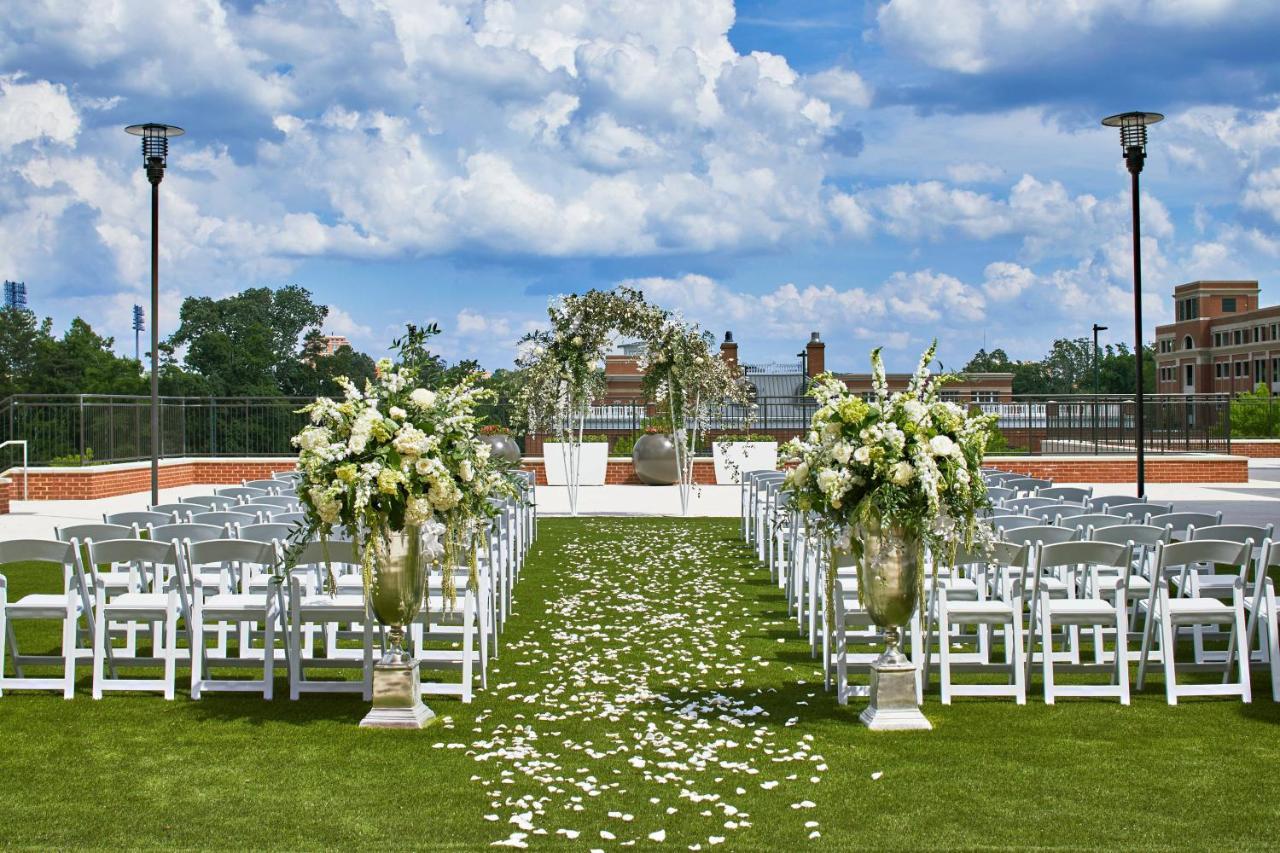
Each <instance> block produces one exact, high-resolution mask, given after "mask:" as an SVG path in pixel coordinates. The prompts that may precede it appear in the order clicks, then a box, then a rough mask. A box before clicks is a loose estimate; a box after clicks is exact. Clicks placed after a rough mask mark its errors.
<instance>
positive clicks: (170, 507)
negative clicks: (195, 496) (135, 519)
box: [147, 501, 209, 521]
mask: <svg viewBox="0 0 1280 853" xmlns="http://www.w3.org/2000/svg"><path fill="white" fill-rule="evenodd" d="M208 509H209V508H208V507H207V506H202V505H200V504H189V503H182V502H181V501H180V502H178V503H171V504H155V505H154V506H149V507H147V510H148V511H150V512H167V513H171V514H172V515H173V516H175V517H176V518H177V519H178V520H179V521H186V520H187V519H188V518H190V517H191V514H192V513H193V512H205V511H207V510H208Z"/></svg>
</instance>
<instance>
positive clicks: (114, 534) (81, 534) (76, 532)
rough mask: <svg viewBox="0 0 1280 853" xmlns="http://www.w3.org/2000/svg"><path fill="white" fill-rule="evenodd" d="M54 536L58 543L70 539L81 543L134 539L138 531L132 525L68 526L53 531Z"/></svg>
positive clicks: (91, 524)
mask: <svg viewBox="0 0 1280 853" xmlns="http://www.w3.org/2000/svg"><path fill="white" fill-rule="evenodd" d="M54 536H56V537H57V539H58V541H60V542H70V541H71V540H72V539H79V540H80V541H81V542H83V541H85V540H86V539H97V540H103V539H135V538H137V536H138V529H137V528H136V527H134V526H133V525H132V524H93V523H90V524H68V525H67V526H66V527H59V528H58V529H57V530H56V531H54Z"/></svg>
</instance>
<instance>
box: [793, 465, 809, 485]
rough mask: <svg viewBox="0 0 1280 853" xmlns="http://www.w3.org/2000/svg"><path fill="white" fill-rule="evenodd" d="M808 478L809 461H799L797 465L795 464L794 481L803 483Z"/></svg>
mask: <svg viewBox="0 0 1280 853" xmlns="http://www.w3.org/2000/svg"><path fill="white" fill-rule="evenodd" d="M808 479H809V463H808V462H801V463H800V464H799V465H797V466H796V472H795V481H796V482H797V483H804V482H805V481H806V480H808Z"/></svg>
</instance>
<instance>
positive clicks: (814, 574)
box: [790, 516, 1280, 701]
mask: <svg viewBox="0 0 1280 853" xmlns="http://www.w3.org/2000/svg"><path fill="white" fill-rule="evenodd" d="M1029 520H1030V521H1033V522H1034V521H1038V519H1029ZM1184 520H1185V519H1184ZM1196 520H1200V521H1204V520H1209V521H1213V520H1218V519H1217V518H1216V517H1214V516H1209V517H1207V518H1205V517H1201V518H1197V519H1196ZM1116 521H1121V522H1127V521H1128V519H1116ZM1107 527H1112V529H1111V530H1110V531H1107V530H1106V529H1105V528H1107ZM1140 528H1142V526H1141V525H1138V526H1134V525H1120V526H1112V525H1111V524H1110V523H1109V520H1107V519H1106V518H1104V519H1102V520H1099V527H1098V530H1097V531H1096V532H1095V531H1094V530H1093V529H1092V528H1089V529H1087V530H1086V529H1085V528H1068V527H1064V528H1060V529H1053V528H1052V527H1050V528H1049V529H1048V530H1046V529H1045V527H1044V526H1041V525H1029V526H1025V527H1022V528H1020V529H1018V530H1012V529H1011V530H1009V532H1008V533H1007V534H1006V538H1011V539H1014V540H1015V543H1011V544H1012V546H1013V547H1018V546H1020V545H1022V544H1028V543H1030V542H1038V541H1040V540H1041V539H1043V538H1048V539H1051V540H1054V541H1053V542H1051V544H1058V543H1059V542H1067V541H1072V540H1075V539H1080V538H1088V539H1098V540H1115V539H1117V537H1119V539H1120V540H1121V541H1115V542H1113V543H1112V544H1119V545H1123V544H1125V542H1126V541H1127V540H1125V539H1124V537H1125V536H1128V535H1133V534H1134V533H1135V532H1136V533H1137V536H1138V538H1139V539H1140V540H1143V541H1142V542H1141V543H1140V544H1139V547H1143V545H1145V546H1146V547H1147V548H1148V551H1147V554H1146V559H1143V558H1142V555H1139V559H1137V560H1136V561H1135V563H1134V565H1135V567H1136V568H1138V569H1139V570H1141V569H1142V568H1143V567H1144V566H1147V565H1149V563H1150V558H1151V556H1152V555H1151V553H1150V549H1151V548H1153V547H1154V544H1155V543H1156V541H1157V540H1159V541H1160V542H1162V543H1165V544H1167V543H1170V541H1171V539H1172V532H1173V528H1172V527H1171V526H1170V525H1165V526H1164V527H1150V526H1148V527H1146V528H1145V532H1144V531H1143V530H1142V529H1140ZM791 533H792V535H791V539H792V541H793V542H798V543H799V544H798V545H794V546H792V547H793V551H794V553H795V554H796V556H797V558H798V560H799V563H800V564H801V565H802V566H804V570H803V571H796V572H794V576H795V577H796V578H797V579H806V578H807V581H808V583H807V588H806V586H805V585H802V584H795V585H793V586H792V587H791V588H790V592H791V594H792V595H793V596H794V598H793V599H792V601H793V604H794V606H795V612H796V615H797V619H798V620H799V622H800V625H801V630H803V625H804V619H803V617H804V616H805V615H806V611H807V615H808V616H809V620H808V621H809V635H810V642H811V645H812V646H813V647H814V651H815V653H816V652H818V647H819V646H821V654H822V656H823V659H824V662H825V664H826V667H827V670H828V672H830V671H831V669H833V668H834V669H835V670H836V671H837V672H836V675H837V683H838V689H839V690H840V698H841V700H842V701H844V700H845V699H846V698H847V696H848V695H850V688H849V687H848V681H847V678H846V672H847V668H848V665H849V663H850V660H851V658H850V655H849V653H848V652H847V645H846V643H845V630H846V629H848V628H850V627H852V628H855V629H858V632H859V633H860V634H861V635H862V637H863V638H865V639H875V630H874V628H873V626H872V625H871V621H870V619H869V617H868V616H867V615H866V613H865V611H862V610H860V608H859V606H858V603H857V597H856V580H855V576H854V572H853V570H852V568H851V567H846V568H845V569H844V570H843V571H841V567H837V574H838V578H837V579H836V580H837V588H838V589H839V590H840V591H841V594H840V595H838V596H836V600H835V601H833V602H832V605H833V607H832V611H833V613H832V615H834V616H835V618H836V622H835V623H834V626H833V627H838V628H840V629H841V630H840V633H839V636H838V637H836V638H835V639H836V640H837V642H836V644H835V645H834V646H832V645H829V644H828V640H829V635H828V633H827V631H826V630H825V619H826V617H827V614H828V611H827V610H826V604H825V575H826V564H827V562H828V560H829V557H828V554H827V549H826V548H824V547H820V543H813V542H806V541H805V539H806V537H805V536H804V534H803V531H802V530H801V529H800V527H799V525H798V524H794V523H793V525H792V531H791ZM1269 535H1270V530H1269V529H1267V528H1261V529H1260V528H1250V527H1248V526H1240V525H1213V526H1208V527H1205V528H1203V529H1202V530H1201V532H1200V533H1197V531H1196V529H1195V528H1194V526H1189V529H1187V530H1186V531H1184V536H1183V537H1179V538H1185V539H1186V540H1188V541H1191V540H1203V539H1204V538H1205V537H1206V536H1208V537H1227V538H1230V539H1234V540H1236V544H1237V546H1239V545H1240V544H1242V543H1243V542H1245V541H1248V540H1249V538H1250V537H1253V538H1254V541H1259V537H1267V536H1269ZM1211 568H1212V567H1209V569H1211ZM1249 574H1250V573H1249V572H1248V571H1247V570H1245V569H1241V573H1240V574H1239V575H1227V576H1220V575H1212V574H1206V572H1205V567H1201V566H1184V567H1183V569H1182V577H1181V578H1180V579H1179V578H1174V588H1175V590H1177V591H1178V592H1179V593H1180V595H1179V596H1178V598H1204V597H1205V596H1206V594H1207V595H1208V596H1209V597H1212V596H1213V595H1215V594H1216V595H1218V596H1220V597H1222V596H1227V597H1229V596H1230V594H1231V590H1232V589H1233V588H1234V587H1235V586H1239V587H1240V588H1241V590H1242V592H1243V591H1245V590H1246V589H1247V592H1248V594H1247V595H1243V596H1242V607H1243V608H1244V612H1245V613H1247V614H1248V626H1249V627H1248V631H1247V635H1248V637H1249V638H1250V643H1249V648H1250V656H1251V659H1252V660H1253V662H1254V663H1256V664H1259V665H1264V666H1265V665H1268V664H1270V663H1271V662H1272V661H1274V660H1275V654H1274V652H1272V651H1271V648H1272V647H1273V646H1274V644H1275V640H1274V637H1275V630H1274V628H1273V627H1269V626H1270V625H1271V622H1269V621H1268V619H1272V620H1273V619H1274V617H1273V614H1274V607H1273V606H1269V603H1270V602H1271V601H1273V596H1274V593H1273V592H1272V591H1271V588H1270V586H1269V582H1268V581H1266V580H1265V577H1264V575H1265V573H1263V572H1261V570H1260V569H1259V568H1256V567H1255V569H1254V571H1253V572H1252V576H1251V578H1249V577H1246V576H1247V575H1249ZM1095 576H1096V573H1095ZM1107 583H1111V586H1107V585H1106V583H1104V585H1103V586H1102V587H1101V588H1098V589H1094V588H1082V589H1081V590H1079V592H1080V593H1085V592H1090V593H1091V594H1105V595H1114V581H1113V580H1112V581H1108V582H1107ZM962 585H963V584H962ZM1048 586H1049V585H1048V584H1046V587H1048ZM1157 586H1160V587H1163V585H1162V584H1161V585H1157ZM1126 589H1127V590H1128V592H1127V593H1126V596H1125V598H1124V600H1123V601H1120V602H1119V603H1120V604H1121V605H1128V604H1132V605H1133V609H1132V610H1131V611H1126V616H1125V621H1126V623H1127V624H1134V623H1136V621H1137V616H1138V614H1139V611H1140V610H1141V609H1142V608H1145V607H1147V606H1149V605H1148V604H1147V602H1145V601H1143V600H1142V596H1141V595H1135V593H1134V591H1135V590H1138V591H1143V590H1145V591H1146V592H1150V591H1151V590H1152V589H1153V587H1152V586H1151V584H1150V582H1149V581H1148V580H1146V579H1145V578H1144V577H1141V576H1139V577H1137V579H1136V580H1130V579H1126ZM1063 590H1065V587H1064V586H1062V585H1059V586H1058V591H1059V592H1062V591H1063ZM806 593H807V594H806ZM1070 594H1071V596H1072V597H1074V596H1075V595H1076V590H1075V589H1074V588H1073V589H1072V590H1071V593H1070ZM966 595H967V597H973V598H976V597H977V596H975V595H974V590H973V587H972V583H970V584H969V588H968V589H967V590H964V591H962V592H961V597H962V598H964V597H966ZM929 598H930V600H929V604H928V606H927V607H928V610H929V616H930V620H929V624H928V625H927V626H925V627H924V634H923V636H922V635H921V633H920V631H921V626H920V625H919V620H918V619H914V620H913V624H912V625H910V626H906V634H907V644H908V645H909V646H910V648H911V650H912V656H913V658H914V659H915V660H916V662H917V663H918V664H920V663H925V662H928V661H929V660H930V658H928V657H927V656H922V654H921V653H920V649H921V647H922V645H923V643H922V642H921V641H922V640H923V639H926V638H927V639H928V640H930V641H931V640H932V639H933V637H934V631H933V624H934V622H935V621H936V620H937V616H936V614H935V611H934V609H933V608H934V606H935V602H936V600H937V599H936V597H935V596H933V595H931V596H930V597H929ZM984 598H985V596H984ZM806 605H807V607H806ZM1186 606H1187V605H1185V604H1175V605H1174V607H1175V608H1179V607H1186ZM1207 606H1209V607H1212V606H1213V605H1207ZM1142 612H1144V613H1145V611H1142ZM1206 624H1207V623H1206ZM948 627H949V626H948ZM1188 630H1189V632H1190V633H1191V634H1192V636H1193V637H1194V639H1195V659H1194V661H1193V663H1194V664H1195V665H1197V666H1206V665H1213V664H1215V663H1216V664H1217V665H1219V666H1222V665H1223V664H1224V663H1225V655H1223V654H1222V653H1218V654H1217V655H1214V654H1213V653H1210V652H1208V651H1206V650H1205V649H1204V648H1203V643H1202V640H1203V638H1204V637H1205V636H1208V631H1207V630H1206V627H1205V625H1199V626H1192V627H1189V628H1188ZM1234 630H1235V629H1234V628H1230V630H1228V631H1227V632H1224V633H1223V634H1222V636H1225V637H1227V638H1228V639H1230V640H1233V641H1234V637H1232V631H1234ZM948 633H949V631H948ZM1175 633H1176V631H1175ZM1094 634H1095V657H1096V662H1098V663H1100V662H1101V661H1102V660H1103V658H1102V655H1101V650H1100V648H1099V647H1098V645H1099V643H1100V642H1101V637H1102V634H1103V632H1102V631H1101V630H1096V631H1095V632H1094ZM984 636H989V634H987V633H986V632H984ZM1065 636H1066V638H1067V641H1068V642H1069V648H1068V652H1067V654H1068V656H1069V658H1070V662H1071V663H1073V664H1079V642H1078V631H1077V630H1075V629H1074V628H1073V629H1072V630H1071V631H1069V632H1067V633H1066V634H1065ZM950 642H951V640H950V639H948V640H947V641H946V643H941V640H940V644H941V646H942V654H946V653H947V652H948V651H949V643H950ZM1051 642H1052V640H1051ZM988 645H989V643H988ZM987 651H988V650H987V649H983V650H982V653H983V655H984V658H983V660H984V662H985V661H986V658H985V655H986V654H987ZM1007 653H1008V652H1007ZM874 657H875V655H874V654H873V653H868V654H865V655H862V656H861V657H860V658H858V660H857V661H856V663H857V664H858V665H859V666H860V667H861V668H864V669H865V668H868V667H869V664H870V661H871V660H873V659H874ZM1052 657H1053V656H1051V659H1052ZM1278 677H1280V676H1278V675H1277V670H1276V668H1275V667H1274V665H1273V666H1272V679H1273V688H1274V690H1275V691H1280V682H1277V681H1276V679H1277V678H1278ZM923 686H924V685H923V684H921V685H920V686H919V687H918V691H919V692H921V693H922V692H923ZM985 689H986V688H985V687H984V688H983V690H985ZM1172 690H1173V688H1172V687H1171V691H1172ZM853 692H863V693H865V686H863V687H861V688H854V689H853ZM946 692H948V691H945V690H944V693H946ZM979 692H982V690H980V691H979ZM1047 695H1048V696H1049V697H1050V699H1051V697H1052V695H1053V690H1052V688H1050V689H1049V690H1048V691H1047ZM1170 695H1171V696H1173V695H1176V692H1171V694H1170ZM1277 696H1280V692H1277Z"/></svg>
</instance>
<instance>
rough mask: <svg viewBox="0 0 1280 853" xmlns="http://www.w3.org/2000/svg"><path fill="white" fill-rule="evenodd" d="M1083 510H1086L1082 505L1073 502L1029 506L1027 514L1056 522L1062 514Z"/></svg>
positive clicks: (1046, 521) (1052, 522) (1049, 521)
mask: <svg viewBox="0 0 1280 853" xmlns="http://www.w3.org/2000/svg"><path fill="white" fill-rule="evenodd" d="M1082 512H1084V507H1083V506H1082V505H1080V504H1072V503H1056V504H1045V505H1044V506H1037V507H1028V508H1027V510H1026V513H1027V515H1032V516H1035V517H1036V518H1040V519H1044V521H1045V523H1046V524H1056V523H1057V519H1058V516H1060V515H1066V514H1068V513H1082Z"/></svg>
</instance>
